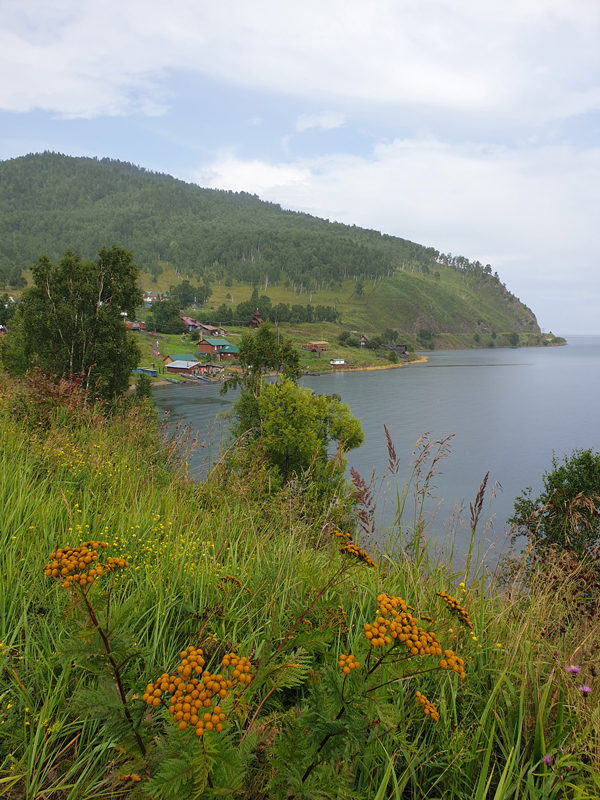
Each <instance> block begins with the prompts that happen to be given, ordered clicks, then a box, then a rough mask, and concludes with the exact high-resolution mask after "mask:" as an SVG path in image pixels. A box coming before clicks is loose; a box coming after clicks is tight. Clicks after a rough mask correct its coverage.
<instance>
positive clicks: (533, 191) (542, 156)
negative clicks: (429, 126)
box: [204, 139, 600, 332]
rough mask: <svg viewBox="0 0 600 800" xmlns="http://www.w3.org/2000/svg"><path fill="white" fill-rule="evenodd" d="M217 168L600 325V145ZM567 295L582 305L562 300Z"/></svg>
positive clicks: (402, 146) (592, 326)
mask: <svg viewBox="0 0 600 800" xmlns="http://www.w3.org/2000/svg"><path fill="white" fill-rule="evenodd" d="M209 174H210V180H209V182H208V183H209V185H210V186H212V187H215V188H225V189H232V190H234V191H239V190H244V191H249V192H256V193H257V194H259V195H260V196H261V197H262V198H263V199H265V200H272V201H275V202H279V203H281V204H282V205H283V206H284V207H286V208H292V209H295V210H303V211H306V212H308V213H310V214H314V215H317V216H320V217H326V218H329V219H332V220H337V221H340V222H346V223H348V224H357V225H361V226H364V227H367V228H375V229H377V230H381V231H383V232H386V233H391V234H394V235H397V236H401V237H403V238H407V239H411V240H412V241H416V242H419V243H421V244H425V245H427V246H433V247H435V248H436V249H438V250H440V251H442V252H446V253H448V252H452V253H453V254H454V255H459V254H460V255H464V256H467V257H468V258H470V259H472V260H475V259H478V260H479V261H481V262H482V263H484V264H485V263H491V264H492V266H493V268H494V269H495V270H498V271H499V273H500V277H501V279H502V280H503V281H504V282H506V284H507V285H508V287H509V288H510V289H511V290H512V291H513V292H514V293H515V294H517V296H519V297H520V298H521V299H522V300H523V301H524V302H526V303H528V304H529V305H530V306H531V307H533V309H534V311H538V312H539V313H540V317H541V319H540V322H541V324H544V325H545V326H546V327H547V328H550V327H553V328H555V329H560V330H563V331H565V330H566V331H569V330H570V331H574V330H580V331H582V332H584V331H585V330H588V331H595V330H596V331H597V303H598V300H599V299H600V271H599V270H598V258H597V257H596V256H595V255H593V256H591V254H595V253H596V252H597V244H596V239H597V237H596V228H597V219H598V218H599V216H600V148H593V149H588V150H586V151H578V150H576V149H575V148H572V147H568V146H544V147H540V148H538V149H536V150H532V149H529V148H526V147H524V148H521V149H509V148H505V147H494V148H490V147H489V146H484V145H480V144H476V143H470V144H460V145H450V144H448V143H445V142H442V141H439V140H437V139H422V140H419V139H408V140H396V141H394V142H393V143H391V144H379V145H377V146H376V147H375V148H374V151H373V153H372V156H371V157H370V158H360V157H356V156H349V155H344V154H337V155H333V156H327V157H322V158H315V159H298V160H296V161H293V162H291V163H287V164H285V163H280V164H275V165H273V164H267V163H265V162H262V161H257V160H254V161H252V162H245V161H243V160H241V159H238V158H236V157H235V156H234V155H232V154H229V155H228V156H227V157H225V158H217V159H216V160H215V161H214V162H213V163H212V164H211V165H210V167H208V168H207V170H206V171H205V172H204V177H208V176H209ZM561 293H562V295H563V297H565V298H567V297H570V298H572V299H574V298H576V297H579V298H580V303H579V305H571V306H570V307H569V306H568V305H567V304H566V303H565V302H563V303H560V302H557V298H559V297H560V295H561Z"/></svg>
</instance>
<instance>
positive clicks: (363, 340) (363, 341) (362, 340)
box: [360, 333, 370, 347]
mask: <svg viewBox="0 0 600 800" xmlns="http://www.w3.org/2000/svg"><path fill="white" fill-rule="evenodd" d="M369 341H370V339H369V337H368V336H365V335H364V333H362V334H361V337H360V346H361V347H364V346H365V345H366V344H367V342H369Z"/></svg>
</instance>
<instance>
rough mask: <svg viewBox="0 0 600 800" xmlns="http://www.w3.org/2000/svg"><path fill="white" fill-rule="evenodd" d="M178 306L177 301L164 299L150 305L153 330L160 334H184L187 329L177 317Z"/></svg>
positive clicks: (178, 316)
mask: <svg viewBox="0 0 600 800" xmlns="http://www.w3.org/2000/svg"><path fill="white" fill-rule="evenodd" d="M179 312H180V304H179V302H178V301H177V300H173V299H171V298H168V297H167V298H165V299H163V300H155V301H154V302H153V303H152V318H153V329H154V330H157V331H159V332H160V333H185V331H186V330H187V328H186V327H185V323H183V322H182V321H181V317H180V315H179Z"/></svg>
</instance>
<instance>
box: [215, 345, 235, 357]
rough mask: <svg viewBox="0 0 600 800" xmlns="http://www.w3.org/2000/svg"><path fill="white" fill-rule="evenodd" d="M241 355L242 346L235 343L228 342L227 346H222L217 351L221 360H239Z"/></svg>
mask: <svg viewBox="0 0 600 800" xmlns="http://www.w3.org/2000/svg"><path fill="white" fill-rule="evenodd" d="M239 357H240V348H239V347H237V346H236V345H235V344H228V345H227V347H222V348H221V349H220V350H219V352H218V353H217V359H218V360H219V361H237V359H238V358H239Z"/></svg>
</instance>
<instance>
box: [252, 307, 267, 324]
mask: <svg viewBox="0 0 600 800" xmlns="http://www.w3.org/2000/svg"><path fill="white" fill-rule="evenodd" d="M263 322H264V319H263V318H262V317H261V315H260V314H259V313H258V308H257V309H256V312H255V314H254V316H253V317H252V319H251V320H250V327H251V328H258V326H259V325H262V324H263Z"/></svg>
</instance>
